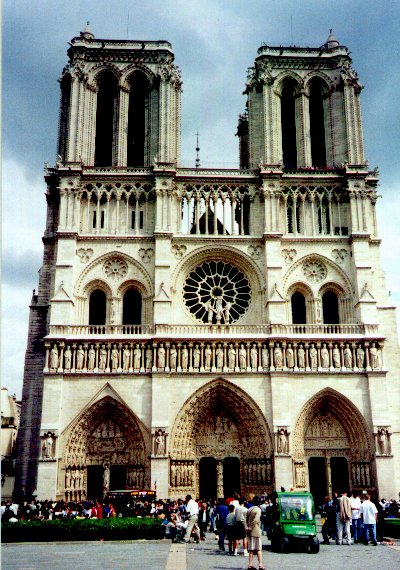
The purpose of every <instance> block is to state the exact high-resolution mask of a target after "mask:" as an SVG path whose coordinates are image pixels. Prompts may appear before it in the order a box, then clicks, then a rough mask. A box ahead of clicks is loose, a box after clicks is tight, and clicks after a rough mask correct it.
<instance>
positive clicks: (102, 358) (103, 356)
mask: <svg viewBox="0 0 400 570" xmlns="http://www.w3.org/2000/svg"><path fill="white" fill-rule="evenodd" d="M106 366H107V349H106V346H105V344H102V345H101V348H100V351H99V370H102V371H103V372H104V370H105V369H106Z"/></svg>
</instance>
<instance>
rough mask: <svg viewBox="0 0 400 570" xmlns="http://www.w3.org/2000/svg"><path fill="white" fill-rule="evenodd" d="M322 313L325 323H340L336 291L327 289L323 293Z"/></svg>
mask: <svg viewBox="0 0 400 570" xmlns="http://www.w3.org/2000/svg"><path fill="white" fill-rule="evenodd" d="M322 314H323V319H324V323H325V324H327V325H334V324H338V323H340V318H339V301H338V297H337V295H336V293H335V292H334V291H325V293H324V294H323V295H322Z"/></svg>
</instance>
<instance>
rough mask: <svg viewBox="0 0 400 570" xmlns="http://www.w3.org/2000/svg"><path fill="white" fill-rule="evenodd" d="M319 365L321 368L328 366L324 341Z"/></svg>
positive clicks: (327, 352) (327, 351) (327, 355)
mask: <svg viewBox="0 0 400 570" xmlns="http://www.w3.org/2000/svg"><path fill="white" fill-rule="evenodd" d="M321 366H322V368H329V350H328V349H327V348H326V344H325V343H324V344H323V345H322V348H321Z"/></svg>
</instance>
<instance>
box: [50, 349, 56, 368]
mask: <svg viewBox="0 0 400 570" xmlns="http://www.w3.org/2000/svg"><path fill="white" fill-rule="evenodd" d="M50 368H54V369H57V368H58V348H57V345H56V344H55V345H54V346H53V348H52V349H51V354H50Z"/></svg>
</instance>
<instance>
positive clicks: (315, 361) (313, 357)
mask: <svg viewBox="0 0 400 570" xmlns="http://www.w3.org/2000/svg"><path fill="white" fill-rule="evenodd" d="M310 365H311V368H313V369H315V368H317V367H318V356H317V349H316V348H315V346H314V345H313V344H312V345H311V347H310Z"/></svg>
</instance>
